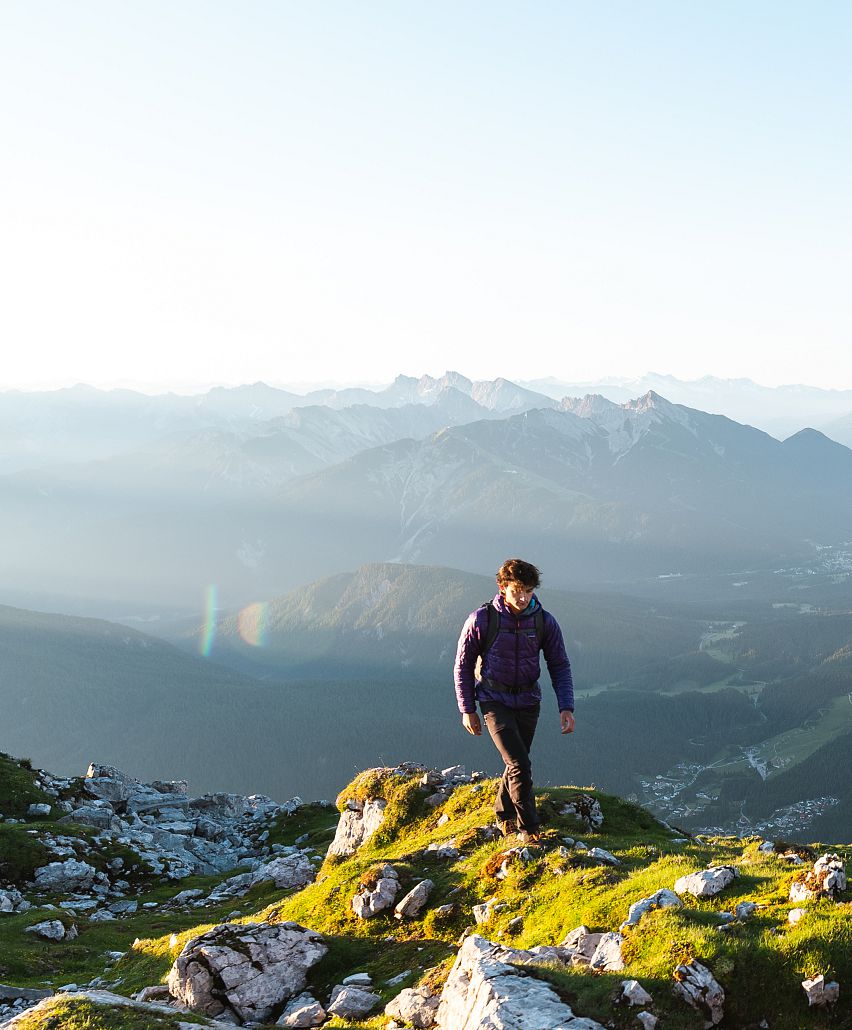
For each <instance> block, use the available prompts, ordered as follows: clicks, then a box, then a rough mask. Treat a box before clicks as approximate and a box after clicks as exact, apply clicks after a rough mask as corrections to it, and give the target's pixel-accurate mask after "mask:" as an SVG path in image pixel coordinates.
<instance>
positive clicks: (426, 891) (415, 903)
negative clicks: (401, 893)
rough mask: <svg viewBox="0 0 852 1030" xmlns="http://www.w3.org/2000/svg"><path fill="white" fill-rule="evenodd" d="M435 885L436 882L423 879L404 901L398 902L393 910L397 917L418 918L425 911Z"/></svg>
mask: <svg viewBox="0 0 852 1030" xmlns="http://www.w3.org/2000/svg"><path fill="white" fill-rule="evenodd" d="M434 886H435V884H434V883H433V882H432V881H431V880H421V881H420V883H418V884H416V885H415V886H414V887H412V888H411V890H410V891H409V892H408V894H406V895H405V897H404V898H403V899H402V901H398V902H397V903H396V907H395V908H394V910H393V914H394V916H396V918H397V919H416V918H417V916H419V915H420V913H421V912H422V911H423V907H424V905H425V904H426V902H427V901H428V900H429V895H430V894H431V893H432V890H433V888H434Z"/></svg>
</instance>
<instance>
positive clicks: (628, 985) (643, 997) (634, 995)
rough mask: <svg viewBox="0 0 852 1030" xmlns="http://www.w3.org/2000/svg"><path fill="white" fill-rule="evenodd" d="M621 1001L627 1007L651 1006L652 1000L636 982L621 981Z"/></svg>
mask: <svg viewBox="0 0 852 1030" xmlns="http://www.w3.org/2000/svg"><path fill="white" fill-rule="evenodd" d="M621 1000H622V1001H624V1002H626V1003H627V1004H628V1005H653V1003H654V999H653V998H652V997H651V995H650V994H648V992H647V991H646V990H645V988H644V987H643V986H642V984H640V983H639V981H638V980H622V982H621Z"/></svg>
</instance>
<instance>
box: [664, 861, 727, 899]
mask: <svg viewBox="0 0 852 1030" xmlns="http://www.w3.org/2000/svg"><path fill="white" fill-rule="evenodd" d="M737 876H739V873H738V871H737V869H736V867H735V866H732V865H714V866H710V867H709V868H708V869H702V870H701V871H700V872H698V873H689V874H688V875H687V876H681V878H680V879H679V880H677V881H676V882H675V885H674V889H675V892H676V893H677V894H691V895H692V896H693V897H694V898H713V897H715V896H716V895H717V894H719V893H720V892H721V891H723V890H724V889H725V888H726V887H727V886H728V884H731V883H733V882H734V880H735V879H736V878H737Z"/></svg>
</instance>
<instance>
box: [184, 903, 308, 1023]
mask: <svg viewBox="0 0 852 1030" xmlns="http://www.w3.org/2000/svg"><path fill="white" fill-rule="evenodd" d="M327 951H328V948H327V946H326V945H325V943H324V941H323V939H322V937H321V936H320V935H319V934H318V933H315V932H314V931H313V930H308V929H306V928H305V927H304V926H300V925H299V924H298V923H278V924H273V925H268V924H265V923H244V924H227V923H226V924H222V925H220V926H215V927H214V928H213V929H212V930H209V931H208V932H207V933H205V934H202V935H201V936H200V937H194V938H193V939H192V940H190V941H187V943H186V945H185V946H184V948H183V950H182V951H181V953H180V955H178V957H177V958H176V959H175V961H174V964H173V965H172V968H171V971H170V973H169V981H168V982H169V991H170V992H171V994H172V996H173V997H174V998H176V999H177V1000H178V1001H180V1002H182V1003H183V1004H184V1005H186V1006H187V1007H188V1008H190V1009H192V1010H193V1011H195V1012H200V1013H202V1014H203V1015H206V1016H213V1017H221V1018H224V1019H230V1020H231V1021H232V1022H237V1023H244V1022H247V1021H257V1022H265V1021H266V1020H268V1019H269V1018H270V1017H271V1016H272V1014H273V1011H274V1010H275V1009H276V1008H277V1007H278V1006H279V1005H281V1004H282V1003H283V1002H285V1001H287V1000H289V999H290V998H292V997H293V996H294V995H296V994H299V993H301V991H302V990H303V989H304V987H305V982H306V980H307V973H308V970H309V969H310V968H311V967H312V966H314V965H316V963H317V962H319V960H320V959H321V958H322V957H323V955H325V954H326V952H327Z"/></svg>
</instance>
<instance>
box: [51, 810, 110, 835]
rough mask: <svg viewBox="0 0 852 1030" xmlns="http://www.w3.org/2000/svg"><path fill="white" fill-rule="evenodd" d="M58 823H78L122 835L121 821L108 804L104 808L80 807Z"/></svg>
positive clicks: (64, 816) (58, 820)
mask: <svg viewBox="0 0 852 1030" xmlns="http://www.w3.org/2000/svg"><path fill="white" fill-rule="evenodd" d="M56 821H57V823H60V824H67V823H78V824H79V825H80V826H94V827H95V828H96V829H99V830H113V831H114V832H115V833H120V832H121V829H122V824H121V820H120V819H119V818H118V816H117V815H116V814H115V812H113V810H112V809H111V808H110V807H109V805H106V804H105V805H104V806H103V807H101V806H98V805H80V806H79V807H77V808H75V809H73V810H72V811H71V812H69V813H68V815H63V816H62V817H61V818H60V819H57V820H56ZM125 825H126V824H125Z"/></svg>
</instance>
